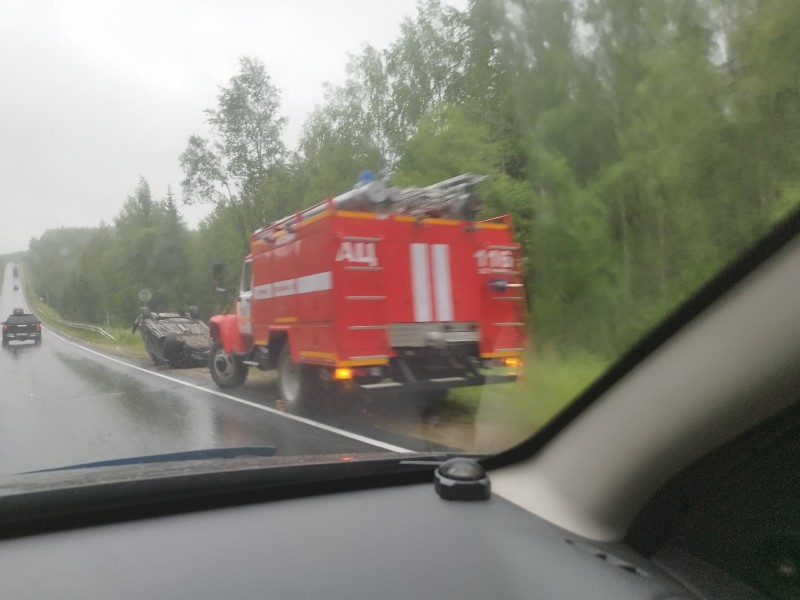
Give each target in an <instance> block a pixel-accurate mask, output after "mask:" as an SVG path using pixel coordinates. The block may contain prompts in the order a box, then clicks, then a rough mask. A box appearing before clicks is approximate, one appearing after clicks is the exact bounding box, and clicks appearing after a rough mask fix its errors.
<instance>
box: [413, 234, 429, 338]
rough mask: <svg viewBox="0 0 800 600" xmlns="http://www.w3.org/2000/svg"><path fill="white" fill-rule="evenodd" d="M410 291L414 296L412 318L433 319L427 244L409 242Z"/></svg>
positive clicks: (419, 320)
mask: <svg viewBox="0 0 800 600" xmlns="http://www.w3.org/2000/svg"><path fill="white" fill-rule="evenodd" d="M411 292H412V295H413V298H414V320H415V321H417V322H418V323H419V322H427V321H431V320H432V319H433V314H432V313H433V311H432V309H431V286H430V279H429V278H428V244H411Z"/></svg>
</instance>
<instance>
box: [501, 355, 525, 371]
mask: <svg viewBox="0 0 800 600" xmlns="http://www.w3.org/2000/svg"><path fill="white" fill-rule="evenodd" d="M504 362H505V365H506V366H507V367H513V368H515V369H519V368H520V367H521V366H522V359H521V358H518V357H515V356H509V357H508V358H506V359H505V360H504Z"/></svg>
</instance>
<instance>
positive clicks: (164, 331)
mask: <svg viewBox="0 0 800 600" xmlns="http://www.w3.org/2000/svg"><path fill="white" fill-rule="evenodd" d="M137 329H138V330H139V331H140V332H141V334H142V339H143V340H144V346H145V348H146V349H147V353H148V354H149V355H150V358H152V359H153V363H154V364H155V365H156V366H163V365H169V366H170V367H172V368H173V369H190V368H192V367H204V366H206V364H207V362H208V352H209V351H210V350H211V344H212V339H211V336H210V335H209V332H208V325H206V324H205V323H204V322H203V321H201V320H200V318H199V313H198V311H197V307H195V306H191V307H189V312H188V313H186V314H185V315H181V314H178V313H154V312H152V311H151V310H150V309H149V308H147V307H146V306H145V307H142V308H141V309H140V310H139V316H137V317H136V321H135V322H134V324H133V331H134V332H135V331H136V330H137Z"/></svg>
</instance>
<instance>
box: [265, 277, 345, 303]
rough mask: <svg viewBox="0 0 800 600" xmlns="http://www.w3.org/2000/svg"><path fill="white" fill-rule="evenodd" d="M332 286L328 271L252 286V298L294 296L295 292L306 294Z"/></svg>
mask: <svg viewBox="0 0 800 600" xmlns="http://www.w3.org/2000/svg"><path fill="white" fill-rule="evenodd" d="M332 288H333V279H332V276H331V272H330V271H324V272H322V273H314V274H313V275H304V276H303V277H295V278H294V279H284V280H283V281H275V282H273V283H263V284H261V285H257V286H255V287H254V288H253V298H255V299H256V300H266V299H269V298H281V297H283V296H294V295H296V294H308V293H309V292H324V291H325V290H330V289H332Z"/></svg>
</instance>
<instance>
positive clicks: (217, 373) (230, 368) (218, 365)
mask: <svg viewBox="0 0 800 600" xmlns="http://www.w3.org/2000/svg"><path fill="white" fill-rule="evenodd" d="M208 368H209V370H210V371H211V377H213V378H214V383H216V384H217V385H218V386H219V387H221V388H235V387H239V386H240V385H242V384H243V383H244V380H245V379H246V378H247V365H245V364H243V363H242V359H241V358H239V357H238V356H232V355H230V354H226V353H225V350H223V348H222V342H221V341H220V340H216V341H215V342H214V344H213V345H212V346H211V351H210V352H209V353H208Z"/></svg>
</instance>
